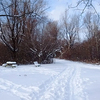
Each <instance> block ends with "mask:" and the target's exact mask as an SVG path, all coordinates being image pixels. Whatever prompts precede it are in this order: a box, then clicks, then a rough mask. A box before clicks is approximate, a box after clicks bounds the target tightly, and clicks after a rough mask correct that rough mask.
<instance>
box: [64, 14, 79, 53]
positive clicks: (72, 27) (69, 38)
mask: <svg viewBox="0 0 100 100" xmlns="http://www.w3.org/2000/svg"><path fill="white" fill-rule="evenodd" d="M63 26H64V28H63V34H64V39H65V48H64V52H63V53H65V52H68V53H69V52H70V50H71V48H72V47H73V45H74V44H75V41H76V40H77V38H78V32H79V16H78V15H72V17H70V18H69V17H68V14H67V13H65V16H64V17H63Z"/></svg>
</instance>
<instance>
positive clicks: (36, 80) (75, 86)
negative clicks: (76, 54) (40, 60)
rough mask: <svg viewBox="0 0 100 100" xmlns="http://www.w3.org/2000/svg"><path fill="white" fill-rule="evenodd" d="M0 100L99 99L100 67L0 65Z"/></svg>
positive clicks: (66, 63) (61, 63)
mask: <svg viewBox="0 0 100 100" xmlns="http://www.w3.org/2000/svg"><path fill="white" fill-rule="evenodd" d="M0 100H100V65H92V64H85V63H80V62H72V61H66V60H59V59H55V62H54V63H53V64H46V65H44V64H43V65H41V66H40V67H35V66H34V65H20V66H18V67H16V68H5V67H2V66H0Z"/></svg>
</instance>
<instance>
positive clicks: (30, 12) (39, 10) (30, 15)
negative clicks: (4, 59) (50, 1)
mask: <svg viewBox="0 0 100 100" xmlns="http://www.w3.org/2000/svg"><path fill="white" fill-rule="evenodd" d="M0 8H1V10H0V11H1V12H0V21H1V24H0V28H1V30H0V31H1V32H0V37H1V40H2V42H3V43H4V44H5V45H6V46H7V47H8V48H9V49H10V51H11V52H12V54H13V56H12V57H13V59H14V60H16V53H17V52H18V50H19V44H20V43H21V42H22V38H23V36H25V32H26V31H27V30H28V32H31V31H32V30H33V26H31V25H32V24H31V25H30V27H29V26H28V23H29V22H30V23H32V22H35V20H36V19H37V18H38V19H40V18H41V16H42V15H43V13H44V10H45V3H44V0H32V1H31V0H9V1H1V2H0ZM28 21H29V22H28ZM30 23H29V24H30ZM35 23H36V22H35Z"/></svg>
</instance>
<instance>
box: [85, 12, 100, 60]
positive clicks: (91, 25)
mask: <svg viewBox="0 0 100 100" xmlns="http://www.w3.org/2000/svg"><path fill="white" fill-rule="evenodd" d="M84 24H85V27H86V29H87V40H88V41H90V44H89V47H90V48H91V49H90V52H91V59H94V58H95V59H98V56H99V44H100V33H99V29H100V27H99V26H100V20H99V18H98V16H96V15H93V14H92V13H89V12H88V13H87V14H86V16H85V17H84Z"/></svg>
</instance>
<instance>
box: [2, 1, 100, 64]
mask: <svg viewBox="0 0 100 100" xmlns="http://www.w3.org/2000/svg"><path fill="white" fill-rule="evenodd" d="M0 9H1V10H0V40H1V42H0V63H1V64H2V63H4V62H6V61H16V62H17V63H21V64H23V63H27V64H28V63H33V62H34V61H38V62H39V63H52V62H53V59H52V58H54V57H58V58H64V59H71V60H89V61H92V60H95V61H98V60H100V54H99V49H100V45H99V44H100V35H99V34H100V31H99V26H100V25H99V24H100V23H99V17H97V16H95V15H93V14H92V13H87V14H86V15H85V17H84V18H83V19H80V16H79V15H75V14H74V15H72V16H70V17H69V16H68V15H69V14H68V13H67V12H65V14H64V15H63V16H62V19H61V22H60V23H59V22H57V21H52V20H50V19H48V18H47V16H46V12H45V11H46V9H47V6H46V2H45V1H44V0H9V2H8V1H6V0H4V1H1V2H0ZM81 24H83V25H82V27H80V25H81ZM81 28H82V29H83V31H80V30H81ZM82 32H83V33H82ZM85 32H86V37H87V38H86V39H85V40H84V41H82V42H80V36H81V35H80V34H84V33H85ZM79 35H80V36H79Z"/></svg>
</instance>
